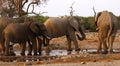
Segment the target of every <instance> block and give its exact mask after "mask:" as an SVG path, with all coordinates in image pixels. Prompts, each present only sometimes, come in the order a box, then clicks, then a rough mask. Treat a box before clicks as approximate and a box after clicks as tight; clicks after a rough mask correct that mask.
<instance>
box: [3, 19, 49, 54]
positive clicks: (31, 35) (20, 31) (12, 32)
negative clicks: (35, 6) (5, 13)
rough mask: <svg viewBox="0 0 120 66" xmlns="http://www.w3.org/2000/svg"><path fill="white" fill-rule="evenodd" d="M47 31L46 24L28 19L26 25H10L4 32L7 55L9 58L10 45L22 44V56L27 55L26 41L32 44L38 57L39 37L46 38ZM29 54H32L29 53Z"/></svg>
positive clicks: (4, 48)
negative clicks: (37, 38) (37, 41)
mask: <svg viewBox="0 0 120 66" xmlns="http://www.w3.org/2000/svg"><path fill="white" fill-rule="evenodd" d="M46 35H47V30H46V27H45V26H44V24H41V23H38V22H32V21H31V20H29V19H26V20H25V22H24V23H10V24H9V25H7V27H6V28H5V29H4V30H3V32H2V44H5V45H3V46H4V47H3V50H5V55H6V56H9V43H10V42H12V43H19V44H22V45H21V46H22V50H21V55H25V47H26V41H30V42H31V43H32V48H33V51H34V55H37V44H36V37H37V36H46ZM28 54H31V53H29V52H28Z"/></svg>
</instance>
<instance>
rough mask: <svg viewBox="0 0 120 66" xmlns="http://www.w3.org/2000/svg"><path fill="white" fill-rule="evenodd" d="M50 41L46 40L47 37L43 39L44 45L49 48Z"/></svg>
mask: <svg viewBox="0 0 120 66" xmlns="http://www.w3.org/2000/svg"><path fill="white" fill-rule="evenodd" d="M49 40H50V39H48V38H46V37H43V45H44V46H48V45H49Z"/></svg>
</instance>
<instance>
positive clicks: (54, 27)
mask: <svg viewBox="0 0 120 66" xmlns="http://www.w3.org/2000/svg"><path fill="white" fill-rule="evenodd" d="M68 24H69V23H68V22H67V19H64V18H57V17H51V18H48V19H47V20H46V21H45V22H44V25H45V27H46V28H47V31H48V32H49V34H50V36H52V37H59V36H63V35H65V34H66V32H67V30H68V29H67V28H68ZM63 28H64V29H63Z"/></svg>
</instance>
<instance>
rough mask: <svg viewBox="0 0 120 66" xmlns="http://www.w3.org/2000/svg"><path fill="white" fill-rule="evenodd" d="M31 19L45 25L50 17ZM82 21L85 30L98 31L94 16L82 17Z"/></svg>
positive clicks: (119, 17)
mask: <svg viewBox="0 0 120 66" xmlns="http://www.w3.org/2000/svg"><path fill="white" fill-rule="evenodd" d="M30 17H31V18H33V19H35V20H38V22H41V23H44V22H45V20H46V19H48V18H49V17H48V16H30ZM117 18H118V22H119V24H118V25H119V26H118V28H119V27H120V16H117ZM81 19H82V22H83V25H84V28H85V30H88V31H92V32H94V31H96V26H95V23H94V17H92V16H90V17H81ZM119 29H120V28H119Z"/></svg>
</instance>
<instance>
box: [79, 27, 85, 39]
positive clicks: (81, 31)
mask: <svg viewBox="0 0 120 66" xmlns="http://www.w3.org/2000/svg"><path fill="white" fill-rule="evenodd" d="M79 32H80V34H81V36H82V37H80V36H79V34H78V33H77V37H78V39H79V40H83V39H85V38H86V36H85V33H84V32H83V30H82V29H81V28H80V29H79Z"/></svg>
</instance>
